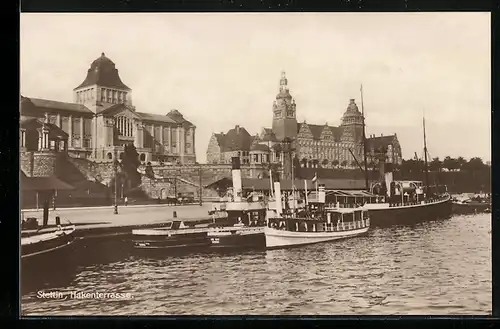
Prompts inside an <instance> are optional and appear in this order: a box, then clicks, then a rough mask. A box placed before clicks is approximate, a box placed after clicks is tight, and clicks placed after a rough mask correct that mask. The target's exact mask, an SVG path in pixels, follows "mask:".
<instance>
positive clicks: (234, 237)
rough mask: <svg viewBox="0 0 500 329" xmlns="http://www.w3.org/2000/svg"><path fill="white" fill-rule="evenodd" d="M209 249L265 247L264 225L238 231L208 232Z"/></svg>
mask: <svg viewBox="0 0 500 329" xmlns="http://www.w3.org/2000/svg"><path fill="white" fill-rule="evenodd" d="M208 237H209V239H210V248H211V249H219V250H220V249H231V250H236V249H265V247H266V236H265V234H264V227H261V228H252V229H250V230H244V229H241V230H239V231H232V232H231V231H225V232H213V233H212V232H210V233H209V234H208Z"/></svg>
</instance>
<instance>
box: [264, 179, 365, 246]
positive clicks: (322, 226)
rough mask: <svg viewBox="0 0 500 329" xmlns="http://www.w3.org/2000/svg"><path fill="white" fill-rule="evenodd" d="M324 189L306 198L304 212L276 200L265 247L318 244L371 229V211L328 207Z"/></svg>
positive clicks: (356, 234)
mask: <svg viewBox="0 0 500 329" xmlns="http://www.w3.org/2000/svg"><path fill="white" fill-rule="evenodd" d="M275 190H276V195H277V199H276V200H280V198H278V196H279V195H280V194H281V192H280V186H279V183H275ZM324 195H325V191H324V188H323V187H320V190H319V198H318V200H317V201H316V202H314V203H312V202H307V201H306V203H307V205H308V206H307V207H306V208H305V209H304V210H302V211H301V212H296V209H293V210H292V211H287V210H286V209H285V211H282V209H281V207H280V206H279V205H278V201H276V203H277V210H276V211H268V214H267V225H266V227H265V228H264V235H265V237H266V248H268V249H277V248H285V247H292V246H301V245H308V244H315V243H321V242H327V241H334V240H339V239H345V238H350V237H355V236H359V235H362V234H365V233H367V232H368V230H369V228H370V219H369V217H368V211H367V210H366V209H365V208H363V207H358V208H336V207H335V208H326V207H324V206H323V205H322V204H324Z"/></svg>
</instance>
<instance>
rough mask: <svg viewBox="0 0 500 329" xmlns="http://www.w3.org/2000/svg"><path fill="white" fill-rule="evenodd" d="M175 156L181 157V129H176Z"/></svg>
mask: <svg viewBox="0 0 500 329" xmlns="http://www.w3.org/2000/svg"><path fill="white" fill-rule="evenodd" d="M177 154H178V155H179V156H180V155H181V127H177Z"/></svg>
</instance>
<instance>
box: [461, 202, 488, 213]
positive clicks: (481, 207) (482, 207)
mask: <svg viewBox="0 0 500 329" xmlns="http://www.w3.org/2000/svg"><path fill="white" fill-rule="evenodd" d="M452 209H453V213H454V214H459V215H469V214H479V213H489V212H491V204H489V203H479V202H470V203H457V202H453V204H452Z"/></svg>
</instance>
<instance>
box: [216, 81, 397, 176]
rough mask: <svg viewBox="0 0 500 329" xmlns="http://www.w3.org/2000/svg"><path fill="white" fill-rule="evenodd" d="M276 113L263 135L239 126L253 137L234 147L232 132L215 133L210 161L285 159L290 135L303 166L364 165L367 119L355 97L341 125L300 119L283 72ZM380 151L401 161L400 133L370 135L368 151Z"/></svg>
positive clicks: (295, 152)
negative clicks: (228, 143)
mask: <svg viewBox="0 0 500 329" xmlns="http://www.w3.org/2000/svg"><path fill="white" fill-rule="evenodd" d="M272 113H273V119H272V128H263V129H262V131H261V133H260V134H257V135H255V136H253V137H250V134H248V132H247V131H246V130H244V128H242V127H239V126H237V127H239V130H243V131H244V132H245V133H246V135H247V136H248V137H247V138H252V140H251V142H249V143H248V142H247V143H242V144H232V148H231V149H230V150H229V149H228V148H227V147H226V148H225V147H224V146H225V145H226V144H225V143H226V138H227V137H226V136H227V135H229V132H228V134H226V135H224V134H223V133H220V134H213V135H212V137H211V140H210V143H209V147H208V150H207V161H208V163H229V162H228V161H230V158H231V156H235V155H239V156H241V157H242V163H248V162H249V163H258V162H260V163H266V162H282V161H283V155H282V152H281V150H282V145H281V143H282V141H283V140H284V139H285V138H290V139H291V140H292V141H293V144H292V149H294V151H293V153H294V156H295V157H297V158H298V159H299V161H300V163H301V166H302V167H307V168H311V167H319V166H321V167H327V168H329V167H338V166H340V167H344V168H355V167H357V164H356V160H357V161H358V162H359V163H360V164H362V162H363V121H364V118H363V114H362V113H361V112H360V111H359V109H358V106H357V105H356V102H355V100H354V99H351V100H350V101H349V104H348V106H347V109H346V111H345V112H344V114H343V116H342V119H341V124H340V126H331V125H328V123H325V124H323V125H317V124H310V123H307V122H306V121H304V122H297V104H296V103H295V100H294V98H293V97H292V95H291V94H290V90H289V88H288V79H287V78H286V75H285V73H284V72H282V74H281V79H280V86H279V92H278V94H277V95H276V100H275V101H274V103H273V107H272ZM231 131H232V130H230V132H231ZM380 150H386V152H387V156H388V157H389V158H390V159H391V160H393V161H394V162H399V163H400V162H401V147H400V145H399V142H398V140H397V136H396V135H392V136H391V137H389V136H386V137H383V138H379V137H370V138H367V153H369V152H372V153H376V152H379V151H380ZM228 152H230V154H229V153H228ZM252 152H253V153H252Z"/></svg>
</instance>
